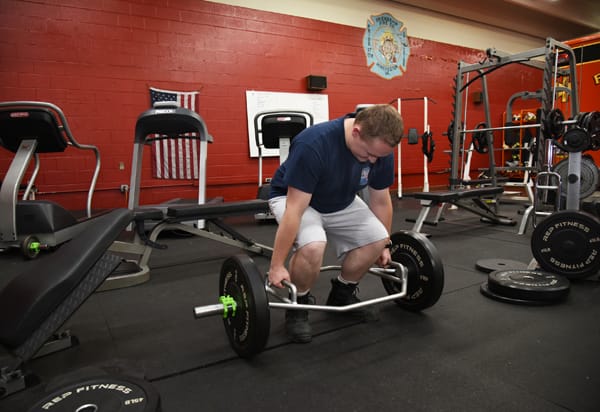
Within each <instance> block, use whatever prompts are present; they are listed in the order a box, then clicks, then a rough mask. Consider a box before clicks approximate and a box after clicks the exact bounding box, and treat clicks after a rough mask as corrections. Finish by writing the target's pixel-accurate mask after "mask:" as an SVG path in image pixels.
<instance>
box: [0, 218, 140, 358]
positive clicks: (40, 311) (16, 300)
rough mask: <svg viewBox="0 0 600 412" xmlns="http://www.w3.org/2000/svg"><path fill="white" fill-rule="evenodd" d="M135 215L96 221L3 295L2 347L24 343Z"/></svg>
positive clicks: (0, 295)
mask: <svg viewBox="0 0 600 412" xmlns="http://www.w3.org/2000/svg"><path fill="white" fill-rule="evenodd" d="M132 218H133V212H131V211H129V210H127V209H116V210H113V211H111V212H109V213H106V214H103V215H101V216H98V217H96V218H93V221H92V222H89V224H88V226H87V227H86V229H85V230H84V231H82V232H81V233H80V234H78V235H77V236H75V237H74V238H73V239H72V240H71V241H70V242H67V243H66V244H64V245H62V246H61V247H60V248H59V249H58V250H56V251H54V252H52V253H50V254H47V255H44V256H40V257H39V258H38V259H39V260H37V261H35V262H33V264H32V265H31V266H30V267H29V268H28V270H27V271H25V272H23V273H21V274H19V275H17V276H16V277H15V278H14V279H12V280H11V281H10V282H9V283H8V284H7V285H6V287H5V288H4V289H3V290H2V291H0V344H2V345H4V346H6V347H8V348H14V347H17V346H19V345H20V344H21V343H22V342H24V341H25V340H26V339H27V338H28V337H29V336H30V335H31V334H32V333H33V332H35V330H36V329H37V328H38V327H39V325H40V324H41V323H42V322H43V321H44V320H45V319H46V318H47V317H48V316H49V315H50V313H51V312H52V311H54V310H55V309H56V307H57V306H58V305H59V304H60V303H61V302H62V301H63V300H65V299H66V297H67V296H68V295H69V293H70V292H71V291H72V290H73V289H74V288H75V287H76V286H77V285H78V284H79V283H80V282H81V280H82V279H83V278H84V277H85V276H86V274H87V273H88V271H89V270H90V269H91V268H92V266H93V265H94V264H95V263H96V262H97V261H98V259H100V257H102V255H103V254H104V253H105V252H106V250H107V249H108V248H109V247H110V245H111V244H112V243H113V241H114V240H115V239H116V238H117V237H118V236H119V234H120V233H121V232H122V231H123V229H125V227H126V226H127V225H128V224H129V223H130V222H131V220H132Z"/></svg>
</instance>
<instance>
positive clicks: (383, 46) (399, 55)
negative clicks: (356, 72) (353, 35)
mask: <svg viewBox="0 0 600 412" xmlns="http://www.w3.org/2000/svg"><path fill="white" fill-rule="evenodd" d="M363 47H364V49H365V55H366V56H367V66H368V67H370V68H371V71H372V72H373V73H375V74H378V75H379V76H381V77H383V78H384V79H393V78H394V77H396V76H402V74H403V73H404V72H405V71H406V63H407V61H408V56H409V54H410V48H409V47H408V40H407V37H406V28H403V23H402V22H401V21H398V20H396V18H394V16H392V15H391V14H388V13H383V14H378V15H376V16H371V18H370V19H369V20H367V29H366V30H365V36H364V37H363Z"/></svg>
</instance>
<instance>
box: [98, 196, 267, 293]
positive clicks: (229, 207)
mask: <svg viewBox="0 0 600 412" xmlns="http://www.w3.org/2000/svg"><path fill="white" fill-rule="evenodd" d="M268 210H269V203H268V201H266V200H260V199H252V200H244V201H238V202H226V203H214V204H213V203H203V204H191V203H188V204H173V205H168V207H166V208H160V209H146V208H142V209H139V210H138V209H136V211H135V212H136V214H135V219H134V221H135V226H136V231H135V233H134V235H133V236H134V237H133V240H132V241H130V242H128V241H122V240H119V241H116V242H114V243H113V245H112V246H111V250H112V251H114V252H120V253H124V254H128V255H132V256H133V258H130V259H126V261H125V262H124V264H123V266H122V267H121V268H118V269H117V270H116V271H115V273H114V274H113V275H111V276H110V277H109V278H108V279H106V281H105V282H104V284H103V285H102V287H101V288H100V290H110V289H116V288H122V287H128V286H134V285H137V284H140V283H143V282H146V281H147V280H148V279H149V278H150V267H149V266H148V262H149V260H150V256H151V254H152V250H153V249H157V248H158V249H164V248H165V247H166V246H163V245H161V244H159V243H158V242H157V241H156V240H157V239H158V236H159V235H160V233H161V232H163V231H165V230H177V231H181V232H185V233H189V234H191V235H195V236H200V237H203V238H207V239H211V240H215V241H217V242H221V243H224V244H227V245H229V246H234V247H238V248H240V249H244V250H247V251H249V252H252V253H255V254H259V255H262V256H268V257H270V256H271V254H272V253H273V248H271V247H270V246H266V245H263V244H260V243H257V242H256V241H254V240H252V239H250V238H248V237H246V236H244V235H242V234H241V233H239V232H238V231H236V230H235V229H234V228H232V227H231V226H229V225H228V224H227V223H225V222H224V221H223V218H225V217H230V216H239V215H253V214H256V213H262V212H266V211H268ZM191 220H203V221H204V222H205V227H204V228H200V229H199V228H196V227H194V226H192V225H189V224H185V223H184V222H189V221H191ZM149 221H156V224H155V226H154V227H153V228H152V229H151V230H150V231H149V233H148V234H146V233H145V230H144V228H145V226H147V225H148V222H149ZM144 222H145V223H144ZM211 226H214V227H216V228H217V229H218V230H219V232H218V233H217V232H215V231H214V230H213V229H212V228H211Z"/></svg>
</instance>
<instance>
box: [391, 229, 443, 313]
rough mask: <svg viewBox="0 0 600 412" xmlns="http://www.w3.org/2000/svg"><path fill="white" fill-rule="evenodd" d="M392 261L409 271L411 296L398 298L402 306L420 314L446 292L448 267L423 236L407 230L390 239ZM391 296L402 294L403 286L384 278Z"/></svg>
mask: <svg viewBox="0 0 600 412" xmlns="http://www.w3.org/2000/svg"><path fill="white" fill-rule="evenodd" d="M390 238H391V240H392V248H391V249H390V253H391V255H392V260H393V261H394V262H398V263H400V264H402V265H404V266H405V267H406V268H407V269H408V281H407V283H408V284H407V295H406V297H404V298H400V299H396V300H395V301H394V302H396V303H397V304H398V305H399V306H401V307H403V308H404V309H407V310H411V311H420V310H423V309H426V308H428V307H430V306H432V305H434V304H435V303H436V302H437V301H438V299H439V298H440V296H441V295H442V290H443V289H444V266H443V264H442V259H441V258H440V254H439V253H438V251H437V249H436V248H435V246H434V245H433V243H431V241H430V240H429V239H427V237H425V236H424V235H423V234H421V233H417V232H412V231H406V232H397V233H394V234H392V235H391V236H390ZM381 281H382V282H383V287H384V288H385V290H386V291H387V292H388V294H390V295H391V294H394V293H398V292H400V290H401V289H400V286H401V285H400V284H399V283H396V282H392V281H390V280H387V279H384V278H382V279H381Z"/></svg>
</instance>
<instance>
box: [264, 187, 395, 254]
mask: <svg viewBox="0 0 600 412" xmlns="http://www.w3.org/2000/svg"><path fill="white" fill-rule="evenodd" d="M286 199H287V198H286V196H278V197H275V198H273V199H269V207H270V208H271V211H272V212H273V215H274V216H275V219H276V220H277V222H280V221H281V218H282V217H283V212H284V211H285V203H286ZM387 237H388V232H387V229H386V228H385V226H384V225H383V223H381V221H380V220H379V219H378V218H377V216H375V215H374V214H373V212H372V211H371V209H369V206H367V204H366V203H365V202H364V201H363V200H362V199H361V198H360V197H358V196H356V198H355V199H354V201H353V202H352V203H351V204H350V206H348V207H347V208H345V209H342V210H340V211H337V212H333V213H319V212H317V211H316V210H315V209H313V208H312V207H310V206H309V207H308V208H307V209H306V210H305V211H304V214H303V215H302V220H301V221H300V228H299V229H298V235H297V236H296V241H295V242H294V248H296V249H298V248H301V247H302V246H304V245H306V244H308V243H310V242H329V243H330V244H331V245H333V247H334V248H335V252H336V255H337V257H338V258H340V259H341V258H343V257H344V255H345V254H346V252H348V251H350V250H352V249H356V248H358V247H361V246H365V245H368V244H369V243H373V242H377V241H379V240H381V239H385V238H387Z"/></svg>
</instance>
